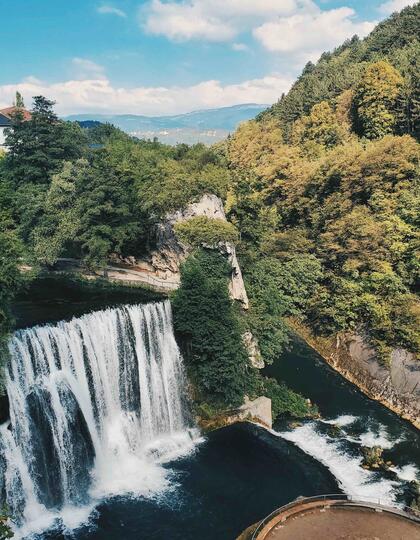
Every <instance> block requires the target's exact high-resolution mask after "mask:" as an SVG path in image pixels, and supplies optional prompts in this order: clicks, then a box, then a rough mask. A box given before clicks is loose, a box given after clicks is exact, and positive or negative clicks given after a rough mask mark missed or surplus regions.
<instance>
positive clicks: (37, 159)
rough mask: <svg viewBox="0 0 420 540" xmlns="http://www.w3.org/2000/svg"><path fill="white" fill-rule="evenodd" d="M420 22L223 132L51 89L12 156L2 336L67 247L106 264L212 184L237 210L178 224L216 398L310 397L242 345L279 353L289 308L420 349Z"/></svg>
mask: <svg viewBox="0 0 420 540" xmlns="http://www.w3.org/2000/svg"><path fill="white" fill-rule="evenodd" d="M419 24H420V6H419V5H417V6H414V7H412V8H406V9H405V10H403V11H402V12H401V14H398V15H394V16H392V17H391V18H390V19H388V20H387V21H385V22H383V23H381V24H380V25H378V27H377V28H376V29H375V30H374V32H372V34H371V35H370V36H368V37H367V38H366V39H364V40H359V39H357V38H353V39H352V40H350V41H349V42H346V43H345V44H344V45H343V46H341V47H339V48H338V49H337V50H336V51H334V52H332V53H325V54H323V55H322V57H321V59H320V60H319V62H318V63H317V64H316V65H313V64H308V65H307V66H306V67H305V69H304V71H303V73H302V75H301V76H300V77H299V79H298V80H297V82H296V83H295V85H294V86H293V87H292V89H291V90H290V92H289V93H288V94H287V95H285V96H283V97H282V98H281V99H280V100H279V102H278V103H277V104H275V105H273V107H271V108H270V109H269V110H267V111H266V112H264V113H262V114H261V115H260V116H259V117H258V118H257V119H256V120H254V121H250V122H247V123H245V124H242V125H241V127H240V128H239V129H238V130H237V132H236V133H235V134H233V135H232V136H231V137H229V139H228V140H226V141H224V142H222V143H218V144H217V145H215V146H213V147H211V148H207V147H205V146H203V145H194V146H187V145H183V144H182V145H177V146H173V147H172V146H167V145H163V144H160V143H159V142H157V141H143V140H141V141H140V140H136V139H133V138H131V137H129V136H128V135H126V134H124V133H123V132H122V131H120V130H118V129H117V128H115V127H113V126H111V125H94V126H92V127H89V128H82V127H80V125H79V124H77V123H73V122H64V121H60V120H59V119H58V117H57V116H56V114H55V113H54V107H53V106H54V103H52V102H51V101H49V100H48V99H46V98H44V97H42V96H37V97H35V98H34V102H33V107H32V111H31V113H32V117H31V120H29V121H24V119H23V117H22V115H20V114H19V112H18V113H17V114H16V115H15V117H14V119H13V125H12V129H10V130H9V132H8V134H7V138H6V146H7V149H8V151H7V153H4V154H3V155H0V222H1V223H0V250H1V252H0V285H1V287H0V331H1V334H2V335H3V336H5V335H6V334H7V332H9V331H10V329H11V328H12V324H13V321H12V320H11V316H10V312H9V308H10V303H11V301H12V299H13V295H14V294H15V293H16V291H17V290H18V289H19V287H24V286H25V282H27V281H28V280H30V279H33V277H34V276H35V275H36V274H37V273H39V272H41V271H42V270H43V269H48V268H52V267H54V264H55V263H56V262H57V260H58V258H60V257H74V258H78V259H81V260H82V261H83V262H84V264H85V265H86V266H87V267H88V268H90V269H92V270H95V271H96V272H98V274H99V273H100V272H101V271H102V270H103V269H105V267H106V265H107V261H108V260H109V257H110V256H111V255H112V254H118V255H122V256H129V255H140V254H142V253H145V252H147V251H148V250H150V249H151V248H152V247H153V243H154V235H153V230H154V226H155V224H156V223H157V222H158V221H159V220H160V219H162V217H163V216H164V215H165V214H166V213H167V212H169V211H172V210H175V209H179V208H183V207H185V205H187V204H188V203H189V202H191V201H194V200H197V199H198V198H199V197H200V196H201V195H202V194H204V193H213V194H215V195H217V196H219V197H220V198H221V199H222V200H223V202H224V204H225V209H226V212H227V216H228V219H229V222H230V223H225V222H216V220H214V222H211V223H210V221H209V220H208V219H195V220H191V221H190V222H188V223H186V224H183V225H182V226H179V227H178V228H177V230H176V233H177V235H178V237H179V238H180V239H181V240H182V241H183V242H184V243H186V244H189V245H190V246H191V248H192V255H191V256H190V257H189V259H188V260H187V261H186V263H185V264H184V267H183V269H182V282H181V288H180V289H179V290H178V291H177V292H176V294H175V295H174V297H173V306H174V317H175V319H174V323H175V330H176V331H177V334H178V336H180V338H181V340H182V343H183V348H184V353H185V356H186V358H187V362H188V365H189V367H190V371H191V374H192V380H193V381H194V383H195V386H196V391H197V393H198V395H199V396H200V400H201V401H202V402H203V403H206V404H207V405H208V403H209V402H212V404H213V405H216V406H219V405H238V404H239V403H240V402H241V401H242V398H243V395H244V394H248V395H250V396H252V395H258V394H261V393H262V392H264V393H266V394H269V395H270V396H271V397H272V398H273V405H274V409H275V413H276V414H278V413H280V412H289V413H292V414H295V415H297V416H299V415H303V414H306V413H308V412H310V410H309V409H310V408H309V406H308V404H307V403H306V401H305V400H304V399H303V398H302V397H301V396H298V395H296V394H294V393H293V392H290V391H289V390H288V389H287V388H286V387H283V386H282V385H278V384H277V383H276V382H275V381H273V380H270V379H265V378H263V377H261V375H259V372H258V371H257V370H255V369H252V368H251V367H250V366H249V362H248V358H247V354H246V351H245V348H244V344H243V343H242V338H241V336H242V335H243V333H244V332H245V331H246V330H250V331H252V333H253V334H254V335H255V336H256V338H257V339H258V343H259V345H260V348H261V354H262V356H263V359H264V360H265V361H266V362H268V363H270V362H272V361H273V360H274V359H275V358H276V357H277V356H278V355H279V353H280V352H281V351H282V350H283V348H284V347H285V346H286V345H287V341H288V328H287V322H286V321H287V319H288V318H290V317H298V318H300V319H302V320H303V321H304V322H305V323H306V324H308V325H309V326H310V327H311V329H312V330H313V331H314V332H315V333H318V334H321V335H334V334H335V333H337V332H339V331H359V332H363V333H366V334H367V335H368V336H369V339H370V340H371V341H372V343H374V345H375V347H376V349H377V350H378V354H379V355H380V356H381V358H382V359H383V361H384V362H385V363H386V362H388V360H389V352H390V350H391V349H392V348H393V347H396V346H400V347H403V348H406V349H408V350H410V351H413V352H418V351H419V349H420V342H419V334H418V327H419V326H418V325H419V322H420V320H419V319H420V309H419V303H418V297H417V296H416V285H417V283H418V282H417V281H416V280H417V278H418V272H419V259H418V247H419V229H418V225H419V223H418V219H419V216H420V198H419V177H418V167H419V144H418V137H419V134H420V132H419V129H420V127H419V121H420V86H419V69H418V58H419V52H420V45H419V41H418V39H417V29H418V27H419ZM221 241H230V242H234V243H235V244H236V245H237V250H238V255H239V259H240V263H241V266H242V268H243V270H244V274H245V279H246V285H247V291H248V294H249V297H250V304H251V308H250V310H249V311H248V312H247V313H245V312H242V311H241V310H240V309H239V307H238V306H236V305H235V304H234V303H233V302H232V300H231V299H230V298H229V294H228V279H229V272H230V269H229V268H228V266H227V263H226V260H225V259H224V257H223V256H222V255H220V254H219V252H218V250H217V249H209V245H210V246H211V245H214V246H217V244H218V243H219V242H221ZM203 246H205V248H204V247H203ZM23 265H29V266H30V267H31V268H32V270H31V271H30V272H21V271H20V269H21V268H22V266H23ZM197 321H200V324H197Z"/></svg>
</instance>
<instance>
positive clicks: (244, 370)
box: [173, 250, 254, 407]
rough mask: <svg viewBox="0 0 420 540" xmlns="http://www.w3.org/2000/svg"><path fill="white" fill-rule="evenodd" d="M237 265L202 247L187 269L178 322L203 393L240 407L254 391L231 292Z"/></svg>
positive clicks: (177, 299) (176, 303)
mask: <svg viewBox="0 0 420 540" xmlns="http://www.w3.org/2000/svg"><path fill="white" fill-rule="evenodd" d="M230 272H231V269H230V267H229V264H228V263H227V261H226V260H225V259H224V258H223V256H222V255H220V254H219V253H217V252H211V251H204V250H199V251H197V252H196V253H195V254H194V255H191V256H190V257H189V258H188V259H187V261H186V262H185V263H184V265H183V267H182V269H181V286H180V288H179V289H178V291H176V293H175V295H174V297H173V311H174V327H175V331H176V333H177V336H178V338H179V339H180V342H181V344H182V349H183V352H184V355H185V358H186V360H187V363H188V366H189V368H190V373H191V375H192V378H193V381H194V384H195V386H196V389H197V390H198V392H199V394H200V395H201V398H202V399H203V398H204V399H206V400H210V401H216V402H217V403H218V404H220V405H222V406H225V407H226V406H237V405H240V404H241V403H242V401H243V397H244V395H245V393H247V392H248V393H249V394H251V393H253V384H252V380H253V376H254V375H253V372H252V368H251V367H250V366H249V362H248V355H247V353H246V351H245V348H244V345H243V342H242V337H241V329H240V326H239V323H238V319H237V317H236V316H235V311H234V306H233V303H232V300H231V299H230V297H229V291H228V277H229V275H230Z"/></svg>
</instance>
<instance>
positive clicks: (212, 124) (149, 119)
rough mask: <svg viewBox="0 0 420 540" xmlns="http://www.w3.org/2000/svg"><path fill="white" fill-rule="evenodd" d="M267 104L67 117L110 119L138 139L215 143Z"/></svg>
mask: <svg viewBox="0 0 420 540" xmlns="http://www.w3.org/2000/svg"><path fill="white" fill-rule="evenodd" d="M267 107H268V105H258V104H255V103H246V104H243V105H235V106H233V107H222V108H220V109H207V110H202V111H194V112H191V113H186V114H177V115H174V116H141V115H136V114H73V115H71V116H67V117H66V118H65V119H66V120H72V121H79V122H86V121H89V120H92V121H97V122H108V123H111V124H114V125H115V126H117V127H119V128H120V129H122V130H123V131H125V132H127V133H129V134H130V135H134V136H136V137H139V138H146V139H152V138H153V137H157V138H158V139H159V140H160V141H162V142H165V143H168V144H176V143H182V142H184V143H189V144H191V143H196V142H203V143H206V144H212V143H215V142H217V141H220V140H221V139H224V138H225V137H227V135H229V133H232V132H233V131H235V129H236V128H237V126H238V124H240V123H241V122H244V121H245V120H250V119H251V118H254V117H255V116H256V115H257V114H258V113H259V112H261V111H263V110H264V109H266V108H267Z"/></svg>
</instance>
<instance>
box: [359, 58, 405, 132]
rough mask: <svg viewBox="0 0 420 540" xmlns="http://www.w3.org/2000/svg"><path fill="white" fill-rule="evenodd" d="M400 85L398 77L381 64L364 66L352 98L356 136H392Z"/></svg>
mask: <svg viewBox="0 0 420 540" xmlns="http://www.w3.org/2000/svg"><path fill="white" fill-rule="evenodd" d="M403 82H404V81H403V78H402V77H401V75H400V73H399V72H398V71H397V70H396V69H395V68H394V67H392V66H391V64H389V63H388V62H386V61H384V60H380V61H379V62H375V63H374V64H370V65H368V67H367V68H366V70H365V72H364V73H363V75H362V78H361V81H360V83H359V85H358V86H357V88H356V92H355V96H354V105H355V110H356V122H357V129H358V131H359V132H360V134H362V135H364V136H365V137H367V138H368V139H378V138H380V137H383V136H384V135H386V134H388V133H393V131H394V128H395V124H396V108H397V100H398V97H399V95H400V92H401V88H402V85H403Z"/></svg>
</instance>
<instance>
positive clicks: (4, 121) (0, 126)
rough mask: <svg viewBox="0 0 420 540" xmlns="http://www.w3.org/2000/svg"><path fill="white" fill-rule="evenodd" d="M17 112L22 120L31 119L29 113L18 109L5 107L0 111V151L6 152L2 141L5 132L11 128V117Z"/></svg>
mask: <svg viewBox="0 0 420 540" xmlns="http://www.w3.org/2000/svg"><path fill="white" fill-rule="evenodd" d="M17 111H20V112H21V113H22V114H23V119H24V120H30V119H31V113H30V112H29V111H27V110H26V109H22V108H20V107H7V108H6V109H0V149H3V150H6V148H5V146H4V141H5V139H6V133H5V130H6V129H7V128H10V127H11V125H12V118H13V115H14V114H15V113H16V112H17Z"/></svg>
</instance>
